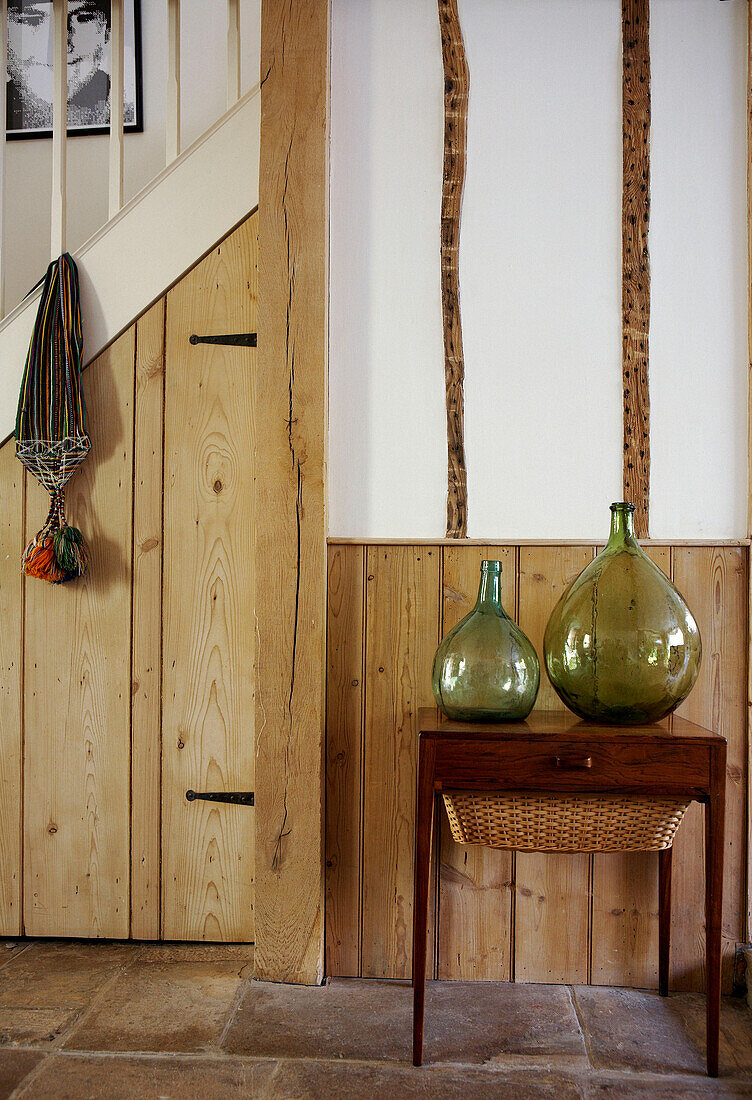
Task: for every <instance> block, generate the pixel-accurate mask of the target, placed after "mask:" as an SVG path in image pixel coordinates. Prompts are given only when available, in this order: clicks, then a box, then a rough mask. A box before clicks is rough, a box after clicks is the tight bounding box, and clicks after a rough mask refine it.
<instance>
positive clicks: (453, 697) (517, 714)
mask: <svg viewBox="0 0 752 1100" xmlns="http://www.w3.org/2000/svg"><path fill="white" fill-rule="evenodd" d="M539 683H540V663H539V661H538V655H537V653H536V652H535V649H534V648H533V646H532V644H531V642H530V640H529V639H528V638H527V637H526V636H525V635H524V634H523V632H522V631H521V630H520V628H519V627H518V626H517V624H516V623H515V622H514V621H513V620H512V619H510V618H509V616H508V615H507V613H506V611H505V610H504V608H503V607H502V605H501V562H500V561H484V562H482V563H481V568H480V588H479V589H478V599H477V601H476V604H475V607H474V608H473V610H472V611H471V612H470V614H469V615H466V616H465V618H464V619H462V620H461V621H460V622H459V623H457V625H456V626H455V627H454V629H453V630H450V631H449V633H448V634H447V636H446V638H444V640H443V641H442V643H441V645H440V646H439V648H438V649H437V650H436V656H435V657H434V661H433V693H434V696H435V698H436V702H437V703H438V705H439V707H440V708H441V709H442V710H443V712H444V714H446V716H447V718H452V719H454V720H456V721H461V722H515V721H522V719H523V718H527V716H528V714H529V713H530V711H531V710H532V709H533V703H534V702H535V697H536V695H537V694H538V685H539Z"/></svg>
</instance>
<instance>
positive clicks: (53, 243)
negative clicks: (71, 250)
mask: <svg viewBox="0 0 752 1100" xmlns="http://www.w3.org/2000/svg"><path fill="white" fill-rule="evenodd" d="M52 28H53V29H52V34H53V44H52V58H53V65H52V69H53V73H52V206H51V223H50V258H51V259H53V260H56V259H57V257H58V256H59V255H61V253H63V252H65V236H66V234H65V229H66V220H67V219H66V213H67V208H66V165H67V156H66V143H67V139H68V0H57V3H56V4H54V5H53V9H52Z"/></svg>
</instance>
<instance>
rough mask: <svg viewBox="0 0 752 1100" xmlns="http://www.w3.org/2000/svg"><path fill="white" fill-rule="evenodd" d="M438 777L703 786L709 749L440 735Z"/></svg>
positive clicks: (522, 783)
mask: <svg viewBox="0 0 752 1100" xmlns="http://www.w3.org/2000/svg"><path fill="white" fill-rule="evenodd" d="M435 745H436V781H437V784H438V785H440V786H444V787H450V786H452V785H454V786H455V787H467V788H468V789H473V788H474V789H478V790H480V789H484V788H485V789H497V790H505V789H508V790H548V791H609V790H613V791H625V790H653V791H654V790H665V789H669V788H671V789H678V788H701V789H706V788H707V787H708V786H709V783H710V749H709V747H708V745H706V744H697V743H691V742H690V743H688V742H681V741H677V740H676V739H671V740H670V741H667V742H666V743H665V744H661V743H655V742H654V741H653V742H651V743H648V742H640V741H635V742H629V741H626V740H619V741H605V740H594V741H592V742H589V741H587V740H584V739H579V738H578V739H577V740H571V741H570V740H566V739H563V738H562V739H553V738H547V739H546V740H545V741H543V740H541V741H528V742H523V741H520V742H515V741H511V740H504V741H492V740H487V741H483V742H479V741H474V742H473V743H472V744H469V743H468V742H463V741H462V740H461V739H456V740H455V739H454V738H441V739H437V740H436V741H435Z"/></svg>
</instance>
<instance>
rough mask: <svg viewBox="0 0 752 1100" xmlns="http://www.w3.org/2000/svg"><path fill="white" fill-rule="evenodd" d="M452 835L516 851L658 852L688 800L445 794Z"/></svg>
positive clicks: (667, 845) (669, 841)
mask: <svg viewBox="0 0 752 1100" xmlns="http://www.w3.org/2000/svg"><path fill="white" fill-rule="evenodd" d="M444 805H445V806H446V810H447V815H448V817H449V824H450V826H451V829H452V837H453V839H454V840H456V841H457V843H458V844H485V845H486V846H487V847H489V848H508V849H514V850H515V851H518V852H646V851H647V852H657V851H660V850H661V849H662V848H670V847H671V845H672V844H673V842H674V836H675V835H676V830H677V829H678V827H679V825H680V823H681V819H682V818H683V817H684V813H685V811H686V809H687V806H688V805H689V802H683V801H677V799H675V798H674V799H672V798H640V797H634V798H625V797H623V796H622V795H595V796H594V795H560V794H507V793H505V792H500V793H495V794H485V793H478V792H475V791H453V792H449V793H445V794H444Z"/></svg>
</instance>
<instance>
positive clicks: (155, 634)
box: [131, 298, 165, 940]
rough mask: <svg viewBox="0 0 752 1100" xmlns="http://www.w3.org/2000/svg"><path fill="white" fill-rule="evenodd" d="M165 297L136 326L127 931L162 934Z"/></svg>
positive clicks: (138, 935) (151, 936) (150, 936)
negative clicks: (128, 920)
mask: <svg viewBox="0 0 752 1100" xmlns="http://www.w3.org/2000/svg"><path fill="white" fill-rule="evenodd" d="M164 323H165V301H164V298H160V299H159V301H158V302H156V304H155V305H153V306H152V308H151V309H150V310H148V312H146V313H145V314H144V315H143V317H141V318H140V319H139V321H138V322H137V325H136V389H135V399H134V417H135V430H134V433H133V443H134V454H133V649H132V658H131V669H132V672H131V676H132V700H133V701H132V705H131V751H132V760H131V936H132V937H133V938H134V939H137V940H156V939H159V936H160V929H161V919H160V862H161V851H160V846H161V828H160V827H161V813H160V802H161V781H162V777H161V770H162V759H161V757H162V690H161V689H162V477H163V469H162V462H163V451H162V448H163V419H162V414H163V406H164Z"/></svg>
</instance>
